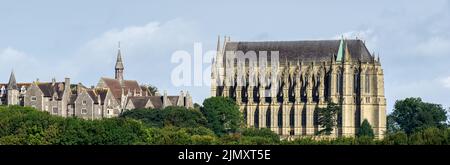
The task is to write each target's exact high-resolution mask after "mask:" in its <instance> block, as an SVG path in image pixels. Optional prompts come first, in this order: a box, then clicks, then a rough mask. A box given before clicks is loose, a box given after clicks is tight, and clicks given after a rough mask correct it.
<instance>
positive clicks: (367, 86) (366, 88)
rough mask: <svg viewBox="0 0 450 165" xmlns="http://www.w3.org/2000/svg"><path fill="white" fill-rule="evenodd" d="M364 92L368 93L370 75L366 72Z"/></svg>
mask: <svg viewBox="0 0 450 165" xmlns="http://www.w3.org/2000/svg"><path fill="white" fill-rule="evenodd" d="M365 92H366V93H370V74H369V72H368V71H367V72H366V77H365Z"/></svg>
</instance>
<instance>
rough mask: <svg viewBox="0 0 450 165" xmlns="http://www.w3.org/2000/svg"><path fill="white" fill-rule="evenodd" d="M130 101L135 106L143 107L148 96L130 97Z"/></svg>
mask: <svg viewBox="0 0 450 165" xmlns="http://www.w3.org/2000/svg"><path fill="white" fill-rule="evenodd" d="M129 99H130V101H131V102H132V103H133V105H134V107H135V108H145V105H146V104H147V102H148V100H149V99H150V98H149V97H130V98H129Z"/></svg>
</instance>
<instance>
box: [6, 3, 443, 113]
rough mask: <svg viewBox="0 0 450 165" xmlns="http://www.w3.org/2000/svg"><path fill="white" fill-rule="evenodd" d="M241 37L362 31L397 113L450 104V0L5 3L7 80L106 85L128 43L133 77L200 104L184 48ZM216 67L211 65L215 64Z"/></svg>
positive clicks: (211, 46) (201, 91)
mask: <svg viewBox="0 0 450 165" xmlns="http://www.w3.org/2000/svg"><path fill="white" fill-rule="evenodd" d="M218 35H222V36H223V35H228V36H231V40H305V39H332V38H336V37H338V36H341V35H344V36H346V37H349V38H354V37H356V36H359V38H362V39H364V40H365V41H366V44H367V46H368V47H369V50H370V51H371V52H375V53H376V54H379V55H380V57H381V62H382V66H383V69H384V74H385V91H386V98H387V101H388V111H389V112H390V111H391V110H392V107H393V104H394V102H395V100H398V99H403V98H405V97H422V98H423V99H424V100H425V101H429V102H434V103H439V104H443V105H444V106H445V107H448V106H449V105H450V67H449V66H450V3H449V2H447V1H442V0H434V1H421V2H418V1H410V0H403V1H395V2H394V1H391V0H384V1H383V0H378V1H370V2H369V1H364V2H363V1H360V0H351V1H350V0H340V1H331V0H330V1H320V2H319V1H314V2H313V1H270V2H269V1H245V2H244V1H240V0H236V1H234V0H226V1H225V0H221V1H216V2H212V1H210V0H205V1H182V0H179V1H171V0H165V1H158V2H156V1H133V0H130V1H124V0H121V1H114V0H104V1H100V0H98V1H95V2H93V1H87V0H86V1H83V0H77V1H71V2H68V1H64V2H62V1H56V0H55V1H46V0H40V1H21V0H14V1H12V0H11V1H5V0H2V1H1V2H0V82H7V81H8V78H9V74H10V71H11V70H12V69H14V71H15V73H16V78H17V81H19V82H31V81H33V80H35V79H36V78H39V79H40V81H50V80H51V78H53V77H55V78H56V79H58V80H60V81H63V78H64V77H70V78H71V80H72V82H73V83H78V82H81V83H83V84H85V85H86V86H91V85H96V83H97V81H98V80H99V78H100V77H101V76H107V77H113V76H114V62H115V57H116V52H117V42H118V41H121V49H122V55H123V59H124V65H125V78H126V79H136V80H138V81H139V82H140V83H148V84H153V85H156V86H157V87H158V88H159V89H160V90H167V91H168V92H169V94H178V93H179V91H180V90H189V91H190V93H191V94H192V95H193V97H194V101H195V102H199V103H201V102H202V100H203V99H204V98H205V97H208V96H209V94H210V87H209V86H203V87H185V86H181V87H174V86H173V85H172V83H171V75H170V74H171V72H172V69H173V68H175V67H176V66H177V65H178V64H176V63H171V62H170V58H171V55H172V53H174V52H175V51H177V50H186V51H190V52H191V53H192V54H193V47H194V43H195V42H200V43H202V44H203V50H204V51H208V50H215V49H216V48H215V46H216V40H217V36H218ZM207 66H208V64H205V65H204V67H205V68H206V67H207Z"/></svg>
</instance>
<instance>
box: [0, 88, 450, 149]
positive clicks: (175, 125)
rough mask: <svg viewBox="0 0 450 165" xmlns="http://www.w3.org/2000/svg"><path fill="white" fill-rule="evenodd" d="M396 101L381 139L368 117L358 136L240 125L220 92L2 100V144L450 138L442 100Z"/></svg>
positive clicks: (233, 108)
mask: <svg viewBox="0 0 450 165" xmlns="http://www.w3.org/2000/svg"><path fill="white" fill-rule="evenodd" d="M397 103H398V105H397V104H396V106H395V107H396V109H395V110H394V113H393V114H392V116H390V117H389V118H388V119H387V121H388V129H389V130H390V131H388V132H387V134H386V136H385V138H384V139H382V140H378V139H375V138H373V135H374V133H373V130H372V127H371V126H370V124H369V122H367V120H364V121H363V122H362V124H361V127H360V129H359V132H358V136H357V137H354V138H351V137H342V138H335V139H333V138H328V137H326V136H325V137H315V136H312V137H301V138H297V139H293V140H283V139H280V136H278V135H277V134H276V133H274V132H272V131H271V130H270V129H266V128H262V129H255V128H244V127H242V126H241V124H242V117H241V114H240V112H239V109H238V108H237V106H236V104H235V103H234V102H233V101H232V100H229V99H226V98H221V97H219V98H210V99H207V100H205V103H204V106H201V105H196V107H195V108H193V109H186V108H183V107H167V108H164V109H160V110H158V109H136V110H130V111H127V112H125V113H123V114H122V115H121V116H120V117H118V118H111V119H99V120H84V119H80V118H63V117H58V116H53V115H50V114H49V113H47V112H42V111H38V110H36V109H34V108H30V107H21V106H0V145H5V144H18V145H36V144H37V145H48V144H56V145H91V144H92V145H108V144H116V145H129V144H135V145H140V144H144V145H153V144H157V145H160V144H175V145H197V144H206V145H210V144H216V145H267V144H270V145H422V144H430V145H442V144H446V145H448V144H450V129H448V127H447V126H446V124H445V123H443V121H446V117H444V118H442V114H444V116H445V111H444V112H442V111H443V109H442V108H441V106H440V105H436V104H431V103H423V102H421V100H420V99H415V98H408V99H405V100H401V101H398V102H397ZM406 112H407V113H406ZM227 113H230V114H227ZM412 114H414V115H412ZM400 116H401V117H400ZM405 116H412V117H405ZM418 116H422V117H418ZM225 119H226V120H225ZM412 119H414V120H416V119H417V120H419V121H420V122H421V124H417V122H414V121H403V120H412ZM229 120H231V121H229ZM411 123H413V124H411ZM406 130H409V131H410V132H407V131H406Z"/></svg>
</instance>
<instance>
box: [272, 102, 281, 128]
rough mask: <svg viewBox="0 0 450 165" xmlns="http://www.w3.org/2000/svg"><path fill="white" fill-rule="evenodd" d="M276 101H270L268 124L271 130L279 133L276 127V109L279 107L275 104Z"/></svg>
mask: <svg viewBox="0 0 450 165" xmlns="http://www.w3.org/2000/svg"><path fill="white" fill-rule="evenodd" d="M275 103H276V102H274V101H272V103H271V105H270V106H271V114H270V118H271V120H270V125H271V130H272V131H273V132H275V133H277V134H280V132H279V128H278V111H279V107H278V106H277V105H276V104H275Z"/></svg>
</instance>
